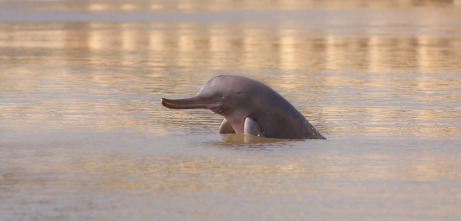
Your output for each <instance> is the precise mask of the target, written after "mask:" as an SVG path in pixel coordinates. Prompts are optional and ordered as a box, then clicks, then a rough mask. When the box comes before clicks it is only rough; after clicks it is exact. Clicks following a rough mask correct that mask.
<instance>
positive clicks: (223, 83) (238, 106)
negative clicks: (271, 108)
mask: <svg viewBox="0 0 461 221" xmlns="http://www.w3.org/2000/svg"><path fill="white" fill-rule="evenodd" d="M247 81H251V79H249V78H246V77H241V76H234V75H220V76H217V77H214V78H212V79H211V80H210V81H208V82H207V83H206V84H205V85H204V86H203V87H202V88H201V89H200V91H199V92H198V94H197V95H196V96H195V97H192V98H186V99H176V100H173V99H166V98H162V105H163V106H165V107H167V108H172V109H198V108H202V109H210V110H212V111H213V112H215V113H217V114H220V115H223V116H229V115H231V114H235V113H237V114H239V115H248V114H249V113H250V112H251V110H252V109H253V108H252V107H253V106H254V105H252V99H251V93H250V90H249V89H251V87H249V86H250V85H248V84H249V83H250V82H247Z"/></svg>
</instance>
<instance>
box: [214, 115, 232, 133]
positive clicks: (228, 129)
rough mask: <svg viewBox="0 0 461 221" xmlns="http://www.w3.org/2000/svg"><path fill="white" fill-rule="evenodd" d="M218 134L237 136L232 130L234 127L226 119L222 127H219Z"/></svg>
mask: <svg viewBox="0 0 461 221" xmlns="http://www.w3.org/2000/svg"><path fill="white" fill-rule="evenodd" d="M218 134H235V130H234V128H232V125H231V124H230V123H229V122H228V121H227V120H226V119H224V120H223V121H222V123H221V126H219V130H218Z"/></svg>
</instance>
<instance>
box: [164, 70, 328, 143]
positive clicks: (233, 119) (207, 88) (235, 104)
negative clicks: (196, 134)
mask: <svg viewBox="0 0 461 221" xmlns="http://www.w3.org/2000/svg"><path fill="white" fill-rule="evenodd" d="M162 105H163V106H165V107H167V108H171V109H197V108H201V109H210V110H211V111H213V112H215V113H217V114H220V115H222V116H224V120H223V122H222V123H221V126H220V127H219V131H218V133H219V134H232V133H247V134H252V135H255V136H259V137H271V138H283V139H325V137H323V136H322V135H321V134H320V133H319V132H317V130H316V129H315V128H314V126H312V125H311V124H310V123H309V122H308V121H307V120H306V118H304V116H303V115H302V114H301V113H299V111H297V110H296V109H295V108H294V107H293V105H291V104H290V103H289V102H288V101H287V100H286V99H285V98H283V97H282V96H281V95H280V94H279V93H277V92H276V91H275V90H273V89H272V88H270V87H269V86H267V85H265V84H263V83H261V82H259V81H257V80H254V79H251V78H247V77H243V76H238V75H220V76H216V77H214V78H212V79H211V80H210V81H208V82H207V83H206V84H205V85H204V86H203V87H202V89H200V91H199V92H198V94H197V95H196V96H195V97H192V98H187V99H177V100H172V99H166V98H162Z"/></svg>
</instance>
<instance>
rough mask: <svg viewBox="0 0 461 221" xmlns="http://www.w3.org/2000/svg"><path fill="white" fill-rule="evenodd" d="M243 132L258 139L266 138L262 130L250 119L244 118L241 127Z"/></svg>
mask: <svg viewBox="0 0 461 221" xmlns="http://www.w3.org/2000/svg"><path fill="white" fill-rule="evenodd" d="M243 132H244V133H246V134H251V135H254V136H258V137H266V135H265V133H264V131H263V129H262V128H261V126H259V124H258V122H256V121H255V120H254V119H253V118H252V117H247V118H245V125H244V126H243Z"/></svg>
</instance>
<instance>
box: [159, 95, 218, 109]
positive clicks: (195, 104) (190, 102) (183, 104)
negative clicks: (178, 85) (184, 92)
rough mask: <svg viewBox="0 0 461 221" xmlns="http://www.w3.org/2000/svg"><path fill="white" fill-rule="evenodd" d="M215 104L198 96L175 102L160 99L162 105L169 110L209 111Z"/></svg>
mask: <svg viewBox="0 0 461 221" xmlns="http://www.w3.org/2000/svg"><path fill="white" fill-rule="evenodd" d="M215 104H216V102H213V101H211V100H207V99H204V98H201V97H198V96H196V97H192V98H186V99H175V100H173V99H166V98H162V105H163V106H165V107H167V108H171V109H199V108H201V109H210V108H212V107H213V106H214V105H215Z"/></svg>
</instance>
